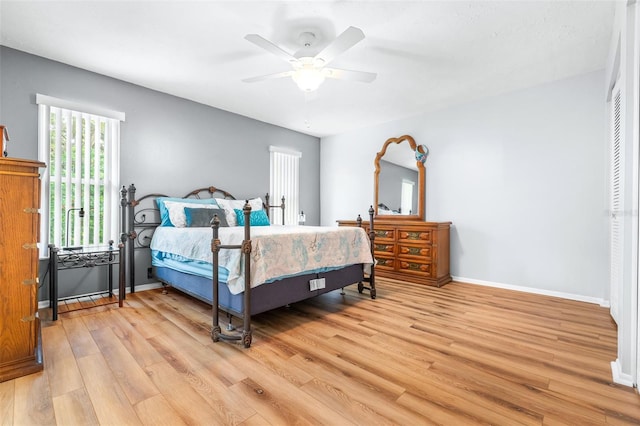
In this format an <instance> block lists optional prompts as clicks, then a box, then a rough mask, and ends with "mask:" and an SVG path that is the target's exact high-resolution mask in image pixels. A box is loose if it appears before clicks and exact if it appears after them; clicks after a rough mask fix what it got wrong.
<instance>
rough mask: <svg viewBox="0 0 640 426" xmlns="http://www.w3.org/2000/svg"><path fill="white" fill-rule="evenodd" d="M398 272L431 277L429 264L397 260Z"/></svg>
mask: <svg viewBox="0 0 640 426" xmlns="http://www.w3.org/2000/svg"><path fill="white" fill-rule="evenodd" d="M397 266H398V268H397V269H398V271H401V272H405V273H408V274H417V275H428V276H431V272H432V270H433V267H432V264H431V263H426V262H420V261H417V260H409V259H398V260H397Z"/></svg>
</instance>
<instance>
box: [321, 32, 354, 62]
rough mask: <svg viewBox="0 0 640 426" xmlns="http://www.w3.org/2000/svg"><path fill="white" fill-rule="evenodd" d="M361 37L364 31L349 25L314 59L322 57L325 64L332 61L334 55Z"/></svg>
mask: <svg viewBox="0 0 640 426" xmlns="http://www.w3.org/2000/svg"><path fill="white" fill-rule="evenodd" d="M363 39H364V33H363V32H362V30H361V29H360V28H356V27H349V28H347V29H346V30H344V32H343V33H342V34H340V35H339V36H338V37H336V39H335V40H333V42H332V43H331V44H330V45H328V46H327V47H325V48H324V49H323V50H322V52H320V53H318V54H317V55H316V56H315V57H316V59H322V60H323V61H324V65H326V64H328V63H329V62H331V61H333V60H334V59H335V57H336V56H338V55H339V54H341V53H343V52H345V51H347V50H349V49H351V48H352V47H353V46H355V45H356V44H357V43H358V42H360V41H362V40H363Z"/></svg>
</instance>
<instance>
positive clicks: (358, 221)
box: [356, 215, 362, 228]
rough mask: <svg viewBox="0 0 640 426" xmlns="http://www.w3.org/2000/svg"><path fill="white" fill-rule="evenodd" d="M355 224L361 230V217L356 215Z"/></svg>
mask: <svg viewBox="0 0 640 426" xmlns="http://www.w3.org/2000/svg"><path fill="white" fill-rule="evenodd" d="M356 222H357V223H358V228H362V217H361V216H360V215H358V217H357V219H356Z"/></svg>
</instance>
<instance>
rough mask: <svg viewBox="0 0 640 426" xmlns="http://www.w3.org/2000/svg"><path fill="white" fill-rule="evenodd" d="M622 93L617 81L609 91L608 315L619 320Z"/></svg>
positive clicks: (621, 214)
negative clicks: (609, 257) (609, 302)
mask: <svg viewBox="0 0 640 426" xmlns="http://www.w3.org/2000/svg"><path fill="white" fill-rule="evenodd" d="M622 111H623V109H622V96H621V93H620V89H619V87H618V84H617V83H616V85H615V86H614V87H613V91H612V93H611V152H610V155H611V166H610V167H611V171H610V179H611V182H610V185H611V187H610V191H609V192H610V197H611V198H610V200H609V208H610V219H609V226H610V230H609V238H610V253H611V259H610V274H611V275H610V299H611V316H612V317H613V320H614V321H615V322H616V323H618V318H619V315H620V303H621V300H620V295H621V293H622V276H623V275H622V254H623V247H622V245H623V243H624V241H623V238H622V230H623V225H624V223H623V219H624V215H623V211H624V203H623V181H622V179H623V176H624V173H623V165H624V162H623V158H622V156H623V149H622V148H623V122H622Z"/></svg>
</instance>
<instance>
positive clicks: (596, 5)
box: [0, 0, 615, 136]
mask: <svg viewBox="0 0 640 426" xmlns="http://www.w3.org/2000/svg"><path fill="white" fill-rule="evenodd" d="M614 8H615V4H614V2H613V1H604V0H601V1H558V0H553V1H530V2H524V1H423V2H416V1H413V2H408V1H354V2H352V1H291V2H259V1H195V2H184V1H183V2H179V1H129V2H124V1H83V2H80V1H67V2H63V1H45V2H33V1H24V0H23V1H8V0H1V1H0V44H2V45H5V46H8V47H12V48H15V49H18V50H22V51H25V52H29V53H33V54H36V55H39V56H43V57H46V58H50V59H53V60H56V61H60V62H64V63H67V64H70V65H74V66H76V67H80V68H84V69H87V70H90V71H94V72H97V73H100V74H104V75H108V76H111V77H115V78H118V79H121V80H125V81H128V82H131V83H135V84H138V85H141V86H144V87H148V88H151V89H155V90H159V91H161V92H166V93H170V94H173V95H176V96H180V97H183V98H187V99H191V100H194V101H196V102H200V103H203V104H206V105H211V106H214V107H217V108H220V109H223V110H227V111H231V112H235V113H238V114H242V115H244V116H247V117H251V118H255V119H257V120H261V121H264V122H267V123H272V124H276V125H278V126H282V127H286V128H289V129H294V130H297V131H300V132H303V133H307V134H310V135H315V136H327V135H332V134H338V133H342V132H345V131H349V130H351V129H355V128H359V127H364V126H369V125H372V124H377V123H382V122H386V121H391V120H397V119H400V118H404V117H408V116H412V115H417V114H420V113H423V112H425V111H429V110H433V109H439V108H442V107H445V106H448V105H452V104H456V103H461V102H468V101H470V100H473V99H478V98H482V97H486V96H491V95H495V94H498V93H501V92H508V91H511V90H514V89H519V88H524V87H529V86H533V85H536V84H540V83H543V82H547V81H553V80H557V79H561V78H565V77H569V76H572V75H577V74H581V73H585V72H590V71H594V70H598V69H602V68H604V66H605V61H606V57H607V53H608V50H609V45H610V42H611V31H612V24H613V15H614ZM349 26H355V27H358V28H360V29H362V30H363V31H364V33H365V36H366V38H365V39H364V40H363V41H362V42H360V43H358V44H357V45H356V46H354V47H353V48H352V49H350V50H348V51H347V52H345V53H344V54H342V55H340V56H339V57H337V58H336V59H335V60H334V61H333V62H332V64H331V66H333V67H336V68H345V69H353V70H362V71H370V72H376V73H378V77H377V79H376V80H375V81H374V82H373V83H370V84H367V83H360V82H352V81H341V80H329V79H328V80H327V81H325V83H324V84H323V85H322V86H321V87H320V89H319V90H318V91H317V94H316V96H315V99H313V100H309V101H305V96H304V94H303V93H302V92H301V91H300V90H299V89H298V88H297V86H296V85H295V84H294V83H293V81H291V79H290V78H284V79H279V80H268V81H262V82H257V83H243V82H241V79H243V78H247V77H253V76H257V75H262V74H269V73H276V72H280V71H287V70H288V69H290V68H289V66H288V64H287V63H285V62H283V61H282V60H281V59H279V58H277V57H275V56H273V55H272V54H270V53H268V52H266V51H264V50H262V49H260V48H258V47H257V46H255V45H254V44H252V43H250V42H248V41H247V40H245V39H244V36H245V35H246V34H249V33H257V34H259V35H261V36H263V37H265V38H266V39H268V40H271V41H272V42H274V43H275V44H277V45H279V46H280V47H282V48H283V49H284V50H286V51H288V52H291V53H293V52H295V51H296V50H298V48H299V45H298V43H297V38H298V35H299V34H300V33H301V32H304V31H312V32H314V33H315V34H316V36H317V38H318V39H319V40H318V43H319V45H320V47H322V46H323V45H326V44H327V43H329V42H330V41H331V40H333V38H335V37H336V36H337V35H338V34H340V33H341V32H342V31H344V30H345V29H346V28H347V27H349Z"/></svg>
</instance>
